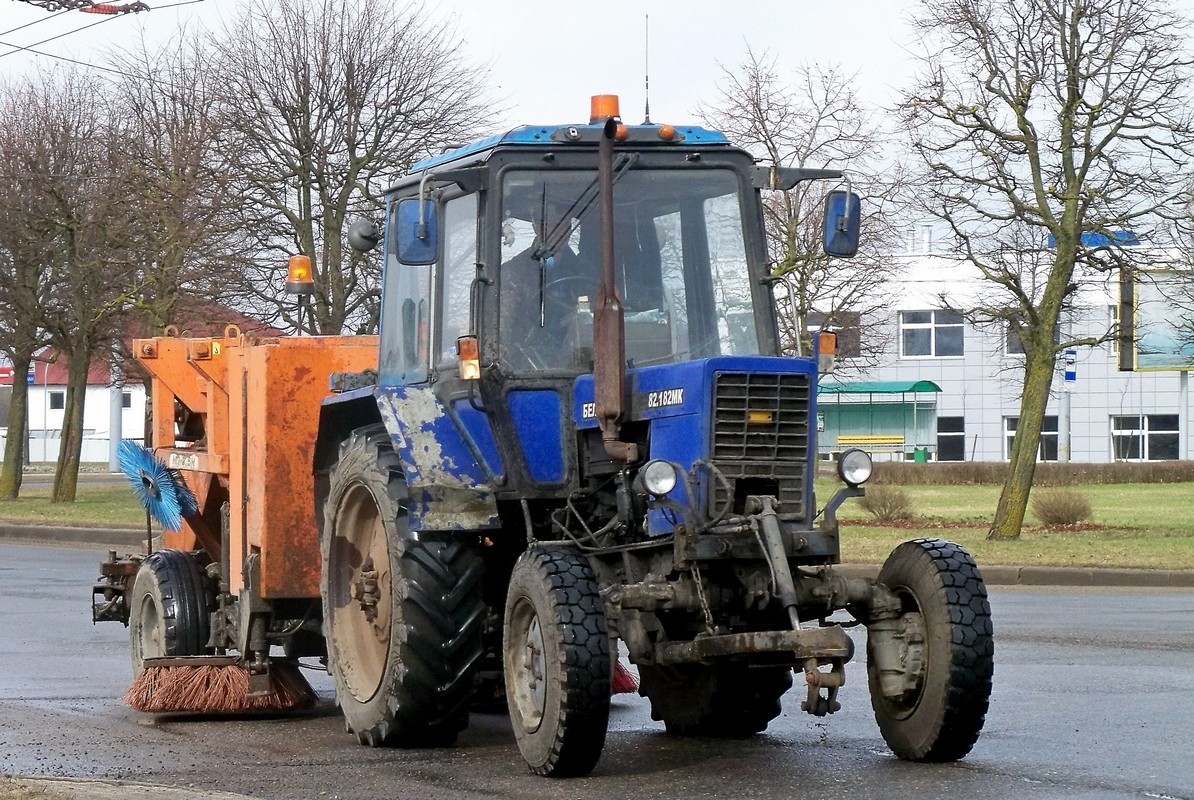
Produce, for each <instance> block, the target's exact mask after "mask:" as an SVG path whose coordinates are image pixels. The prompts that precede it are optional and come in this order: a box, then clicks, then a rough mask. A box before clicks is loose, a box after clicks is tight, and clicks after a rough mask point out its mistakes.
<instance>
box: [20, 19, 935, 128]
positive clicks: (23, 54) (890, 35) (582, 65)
mask: <svg viewBox="0 0 1194 800" xmlns="http://www.w3.org/2000/svg"><path fill="white" fill-rule="evenodd" d="M128 1H129V0H111V2H114V3H118V4H122V3H125V2H128ZM146 2H147V3H148V5H150V6H151V10H150V11H148V12H140V13H136V14H125V15H121V16H115V17H109V16H98V15H93V14H84V13H82V12H79V11H66V12H61V11H60V12H47V11H44V10H43V9H41V8H38V7H35V6H31V5H29V4H27V3H24V2H20V1H19V0H0V42H2V43H3V45H4V46H0V75H4V74H12V73H13V72H15V71H20V70H28V69H33V68H36V67H37V66H38V65H50V64H52V63H53V59H51V58H47V57H45V56H36V55H33V54H30V53H28V52H27V51H17V50H15V49H14V46H25V47H30V46H34V47H36V49H38V50H43V51H45V52H47V53H51V54H53V55H58V56H67V57H70V58H75V59H78V60H80V61H85V62H87V63H89V64H95V65H103V64H105V63H108V60H107V59H105V54H104V50H105V49H106V48H112V47H116V48H121V47H135V46H136V45H137V43H138V42H139V41H140V39H141V36H142V34H143V33H144V36H145V38H146V39H147V40H148V41H150V42H153V41H162V40H165V39H166V38H167V37H169V36H170V34H171V33H172V32H173V31H176V30H178V29H179V28H180V27H182V26H194V25H207V26H212V27H219V26H220V25H221V24H222V23H223V22H224V21H225V20H226V19H228V18H230V17H232V16H234V15H235V12H236V9H237V8H238V6H239V5H240V4H241V2H242V0H191V1H190V2H185V0H146ZM914 7H915V2H914V0H851V1H850V2H842V1H841V0H739V1H738V2H725V0H720V1H719V2H711V1H710V0H690V2H686V3H652V2H644V1H643V0H639V1H638V2H632V1H630V0H605V2H600V0H598V1H597V2H581V3H575V2H568V0H553V1H552V2H547V1H546V0H427V3H426V5H425V6H424V12H423V13H425V14H428V15H430V16H432V17H434V18H435V19H436V20H437V21H442V20H449V21H451V22H452V23H453V24H454V25H455V26H456V28H457V30H458V32H459V34H460V37H461V39H462V41H463V43H464V48H465V53H464V54H465V55H466V57H467V58H468V59H469V60H471V61H472V62H473V63H475V64H477V65H478V67H479V68H482V69H486V70H488V72H489V78H490V85H491V87H492V89H493V92H492V96H493V99H494V100H495V101H496V104H497V105H498V106H499V107H500V108H501V113H499V114H498V115H496V116H495V129H505V128H509V127H513V126H514V125H517V124H524V123H527V124H563V123H568V122H577V121H581V122H583V121H587V118H588V111H589V97H590V96H591V95H593V94H617V95H619V96H620V97H621V101H622V109H621V110H622V115H623V118H624V119H626V120H627V121H629V122H639V121H641V120H642V114H643V99H644V72H645V66H646V65H645V63H644V62H645V61H647V62H648V63H649V69H650V102H651V118H652V120H653V121H654V122H659V123H664V122H667V123H671V124H684V123H690V122H694V121H696V111H697V109H698V107H699V106H700V105H701V103H702V102H704V103H708V102H710V101H712V100H713V98H714V97H715V96H716V91H717V84H718V82H719V81H720V80H721V79H722V69H723V67H726V68H731V69H732V68H734V67H736V66H737V65H739V64H740V63H741V62H742V60H743V59H744V57H745V55H746V52H747V48H748V47H749V48H750V49H752V50H753V51H754V53H755V54H756V55H761V54H763V53H767V54H769V55H770V56H773V57H774V58H775V59H776V61H777V64H778V66H779V67H780V68H781V69H784V70H786V69H795V68H797V67H798V66H799V65H800V64H801V63H805V62H816V63H819V64H823V65H830V64H834V65H839V66H841V67H842V68H843V70H844V71H845V72H846V73H855V72H856V73H857V74H858V78H857V83H856V87H857V89H858V91H859V94H860V96H861V97H862V99H863V100H864V101H865V102H867V103H868V104H870V105H872V106H875V107H887V106H890V105H891V104H892V103H893V102H894V100H895V98H896V96H897V91H898V89H899V88H900V86H901V85H902V84H904V83H905V82H906V81H907V80H908V79H909V77H910V76H911V74H912V71H913V66H914V59H913V58H912V56H911V55H910V50H909V46H910V42H911V40H912V39H911V33H910V29H909V28H908V26H907V25H906V24H905V17H906V16H907V14H908V13H909V12H910V11H911V10H912V9H913V8H914ZM648 18H649V19H648ZM28 23H34V24H32V25H28V26H27V27H23V28H21V29H20V30H13V29H14V28H18V26H23V25H27V24H28ZM89 25H93V26H94V27H90V28H88V29H87V30H82V29H83V28H85V27H87V26H89ZM648 31H649V37H648V36H647V33H648ZM51 37H60V38H55V39H53V41H48V42H45V43H44V44H37V43H38V42H42V41H43V40H46V39H50V38H51ZM648 41H649V47H647V48H646V53H645V52H644V50H645V47H644V45H645V44H647V42H648ZM645 55H649V58H645Z"/></svg>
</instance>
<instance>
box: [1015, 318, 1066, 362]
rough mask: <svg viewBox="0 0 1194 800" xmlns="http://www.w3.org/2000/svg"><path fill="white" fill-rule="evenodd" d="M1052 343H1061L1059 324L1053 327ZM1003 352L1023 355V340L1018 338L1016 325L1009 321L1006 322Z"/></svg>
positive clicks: (1018, 333)
mask: <svg viewBox="0 0 1194 800" xmlns="http://www.w3.org/2000/svg"><path fill="white" fill-rule="evenodd" d="M1053 344H1054V346H1056V345H1059V344H1061V326H1060V325H1058V326H1057V327H1056V328H1054V329H1053ZM1003 353H1004V355H1008V356H1022V355H1024V340H1023V339H1021V338H1020V332H1019V331H1017V330H1016V326H1015V325H1013V324H1012V323H1010V322H1009V323H1007V336H1005V337H1004V340H1003Z"/></svg>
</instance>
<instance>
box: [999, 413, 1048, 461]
mask: <svg viewBox="0 0 1194 800" xmlns="http://www.w3.org/2000/svg"><path fill="white" fill-rule="evenodd" d="M1019 421H1020V418H1019V417H1004V418H1003V460H1004V461H1007V460H1009V459H1010V458H1011V457H1012V443H1013V442H1014V441H1015V439H1016V424H1017V423H1018V422H1019ZM1036 459H1037V461H1056V460H1057V417H1056V416H1051V417H1049V416H1047V417H1045V420H1044V422H1043V423H1042V424H1041V441H1040V444H1038V445H1037V453H1036Z"/></svg>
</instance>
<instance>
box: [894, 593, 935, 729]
mask: <svg viewBox="0 0 1194 800" xmlns="http://www.w3.org/2000/svg"><path fill="white" fill-rule="evenodd" d="M893 591H895V593H896V595H897V596H898V597H899V598H900V605H901V606H902V613H901V614H900V619H901V622H902V623H903V624H904V625H905V626H906V627H905V635H906V636H907V637H908V639H909V641H910V642H911V644H909V645H908V646H907V647H906V648H905V649H904V651H903V662H904V666H905V667H907V666H908V664H909V662H910V661H916V662H918V664H916V665H914V666H913V669H912V671H911V675H910V676H909V681H910V682H911V683H912V686H911V687H910V688H909V689H908V690H907V691H906V692H905V693H904V696H903V697H902V698H892V697H886V696H884V697H883V702H884V704H885V705H886V706H887V709H888V713H889V714H890V715H891V717H893V718H894V719H906V718H908V717H910V716H912V714H913V713H914V712H915V711H916V708H917V706H919V705H920V701H921V698H923V697H924V687H925V676H926V674H927V673H928V669H929V642H928V637H927V636H926V635H925V622H924V614H923V613H922V612H921V608H920V603H919V602H918V601H917V598H916V595H915V594H913V593H912V592H911V591H910V590H909V589H908V588H907V587H903V586H901V587H898V588H896V589H894V590H893Z"/></svg>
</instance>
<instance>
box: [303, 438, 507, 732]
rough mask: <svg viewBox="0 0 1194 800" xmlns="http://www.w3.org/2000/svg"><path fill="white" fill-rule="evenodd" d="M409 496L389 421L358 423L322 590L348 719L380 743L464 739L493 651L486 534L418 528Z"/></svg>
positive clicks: (345, 453) (327, 547)
mask: <svg viewBox="0 0 1194 800" xmlns="http://www.w3.org/2000/svg"><path fill="white" fill-rule="evenodd" d="M405 501H406V483H405V480H404V478H403V475H402V470H401V464H400V462H399V459H398V456H397V454H396V453H395V452H394V449H393V445H392V443H391V441H390V436H389V434H388V433H387V432H386V430H385V428H384V427H383V426H381V425H375V426H370V427H368V428H361V429H358V430H356V431H354V432H353V434H352V436H351V437H350V438H349V439H348V440H346V441H345V442H344V443H343V444H342V445H341V447H340V456H339V460H338V461H337V462H336V464H335V465H334V466H333V467H332V474H331V480H330V482H329V490H328V498H327V502H326V504H325V524H324V532H325V535H324V537H323V541H322V543H321V545H322V555H323V570H322V580H321V582H320V594H321V597H322V600H323V619H324V634H325V636H326V639H327V654H328V670H329V671H330V672H331V673H332V676H333V678H334V679H335V683H336V698H337V700H338V701H339V703H340V708H341V710H342V711H343V712H344V718H345V724H346V727H347V729H348V731H349V732H350V733H353V734H354V735H355V736H356V738H357V740H358V741H359V742H360V743H361V744H367V745H370V746H374V747H378V746H381V745H402V746H423V747H426V746H442V745H448V744H451V743H452V742H454V741H455V740H456V735H457V734H458V733H459V732H460V731H461V730H463V729H464V727H465V726H466V725H467V724H468V701H469V697H470V695H471V692H472V685H473V675H474V673H475V671H476V668H477V663H478V661H479V659H480V657H481V633H482V630H483V626H484V623H485V604H484V602H483V601H482V599H481V573H482V562H481V557H480V547H479V539H478V537H476V536H472V535H469V534H466V533H459V532H455V533H428V532H418V533H414V532H411V531H410V530H409V529H408V528H407V524H406V507H405Z"/></svg>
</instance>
